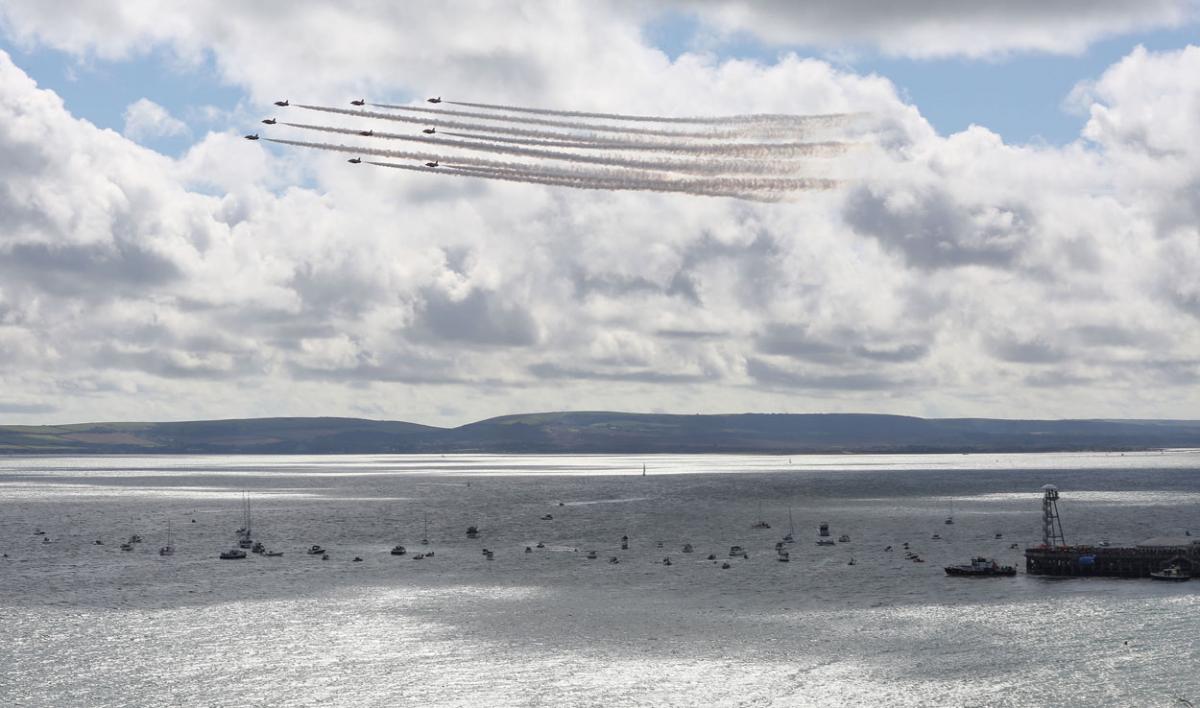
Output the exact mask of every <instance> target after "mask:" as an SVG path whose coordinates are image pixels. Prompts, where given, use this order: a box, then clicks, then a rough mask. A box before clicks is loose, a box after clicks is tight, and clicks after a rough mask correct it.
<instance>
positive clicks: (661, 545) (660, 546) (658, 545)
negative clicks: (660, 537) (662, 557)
mask: <svg viewBox="0 0 1200 708" xmlns="http://www.w3.org/2000/svg"><path fill="white" fill-rule="evenodd" d="M654 547H655V548H662V547H663V542H662V541H658V542H657V543H655V544H654Z"/></svg>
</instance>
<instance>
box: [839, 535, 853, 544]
mask: <svg viewBox="0 0 1200 708" xmlns="http://www.w3.org/2000/svg"><path fill="white" fill-rule="evenodd" d="M838 543H850V537H849V536H847V535H846V534H842V535H841V536H838Z"/></svg>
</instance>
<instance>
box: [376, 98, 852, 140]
mask: <svg viewBox="0 0 1200 708" xmlns="http://www.w3.org/2000/svg"><path fill="white" fill-rule="evenodd" d="M371 105H372V106H375V107H376V108H386V109H388V110H392V111H408V112H412V113H421V114H432V115H441V116H454V117H456V118H472V119H474V120H487V121H497V122H503V123H522V124H528V125H545V126H550V127H554V128H571V129H574V130H590V131H592V132H600V133H628V134H634V135H651V136H661V137H669V138H670V137H674V138H678V137H688V138H712V137H728V138H734V137H738V136H743V137H749V136H775V135H784V136H788V135H790V136H792V137H796V136H798V135H803V134H805V131H806V130H808V129H811V128H818V127H821V128H825V127H834V126H838V125H841V124H843V123H845V122H847V121H848V120H849V119H850V117H854V116H857V114H835V115H829V116H814V117H813V118H812V119H811V120H808V121H802V120H798V121H796V122H793V123H784V122H778V121H768V122H766V123H744V124H737V123H714V124H712V125H713V128H714V129H713V130H709V131H705V132H685V131H678V130H662V129H658V128H641V127H631V126H616V125H604V124H602V123H585V122H580V121H576V120H570V121H568V120H554V119H550V118H532V117H528V116H505V115H497V114H495V113H480V112H478V111H455V110H447V109H439V108H424V107H421V106H397V105H393V104H390V103H372V104H371ZM794 117H795V118H804V116H794ZM717 127H720V128H722V130H720V131H718V130H716V128H717Z"/></svg>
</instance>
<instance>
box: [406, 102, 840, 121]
mask: <svg viewBox="0 0 1200 708" xmlns="http://www.w3.org/2000/svg"><path fill="white" fill-rule="evenodd" d="M443 103H446V104H449V105H452V106H465V107H467V108H482V109H485V110H489V111H504V112H506V113H532V114H536V115H543V116H562V117H564V118H600V119H603V120H615V121H630V122H639V123H685V124H691V125H725V124H729V123H786V124H791V125H804V124H811V123H821V122H829V121H842V120H846V119H849V118H855V117H857V116H859V115H861V114H859V113H822V114H809V115H792V114H787V113H750V114H746V115H732V116H686V117H679V118H670V117H664V116H643V115H630V114H628V113H589V112H587V111H559V110H552V109H549V108H529V107H527V106H508V105H503V104H498V103H471V102H469V101H443ZM425 110H433V109H425Z"/></svg>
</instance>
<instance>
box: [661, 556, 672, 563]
mask: <svg viewBox="0 0 1200 708" xmlns="http://www.w3.org/2000/svg"><path fill="white" fill-rule="evenodd" d="M662 564H663V565H671V558H670V557H669V556H668V557H666V558H663V560H662Z"/></svg>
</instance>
